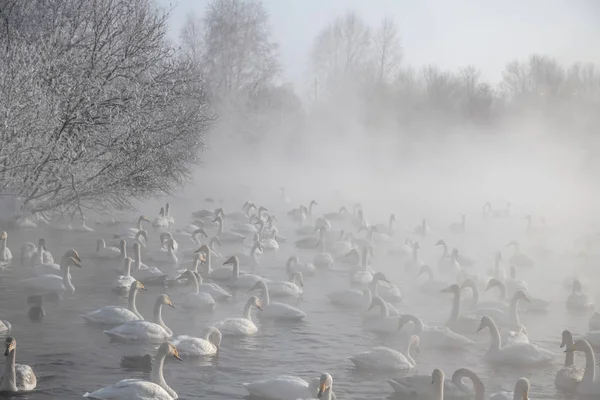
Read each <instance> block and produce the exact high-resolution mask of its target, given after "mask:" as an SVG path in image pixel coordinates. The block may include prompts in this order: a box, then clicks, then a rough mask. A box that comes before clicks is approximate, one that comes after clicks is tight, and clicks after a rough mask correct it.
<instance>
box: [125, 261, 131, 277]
mask: <svg viewBox="0 0 600 400" xmlns="http://www.w3.org/2000/svg"><path fill="white" fill-rule="evenodd" d="M125 276H131V262H128V263H126V264H125Z"/></svg>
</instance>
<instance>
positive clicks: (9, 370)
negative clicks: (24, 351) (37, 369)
mask: <svg viewBox="0 0 600 400" xmlns="http://www.w3.org/2000/svg"><path fill="white" fill-rule="evenodd" d="M4 344H5V352H4V355H5V357H6V362H5V367H4V375H2V378H1V379H0V392H4V393H16V392H30V391H32V390H34V389H35V388H36V386H37V378H36V376H35V373H34V372H33V369H31V367H30V366H29V365H25V364H16V363H15V359H16V349H17V341H16V340H15V338H13V337H11V336H8V337H7V338H6V340H5V341H4Z"/></svg>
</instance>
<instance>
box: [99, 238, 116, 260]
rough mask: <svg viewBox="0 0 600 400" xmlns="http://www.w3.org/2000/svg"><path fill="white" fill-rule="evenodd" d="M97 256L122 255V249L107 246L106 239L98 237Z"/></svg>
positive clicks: (106, 257) (113, 256)
mask: <svg viewBox="0 0 600 400" xmlns="http://www.w3.org/2000/svg"><path fill="white" fill-rule="evenodd" d="M94 256H95V257H97V258H104V259H111V258H117V257H120V256H122V250H120V249H118V248H117V247H112V246H106V242H105V241H104V239H98V243H97V246H96V254H94Z"/></svg>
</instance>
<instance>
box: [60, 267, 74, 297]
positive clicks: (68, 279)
mask: <svg viewBox="0 0 600 400" xmlns="http://www.w3.org/2000/svg"><path fill="white" fill-rule="evenodd" d="M60 269H61V271H62V273H63V285H65V288H66V289H67V291H69V292H70V293H75V286H73V282H71V274H70V273H69V271H70V270H71V267H70V266H69V265H65V264H63V265H62V266H61V268H60Z"/></svg>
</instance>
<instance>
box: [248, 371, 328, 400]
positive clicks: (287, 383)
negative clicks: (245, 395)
mask: <svg viewBox="0 0 600 400" xmlns="http://www.w3.org/2000/svg"><path fill="white" fill-rule="evenodd" d="M243 385H244V387H245V388H246V390H248V392H249V393H250V397H253V398H260V399H265V400H297V399H306V398H309V397H313V396H317V393H318V391H319V385H320V379H319V378H315V379H311V380H310V382H307V381H305V380H304V379H302V378H299V377H297V376H289V375H279V376H277V377H275V378H269V379H263V380H259V381H256V382H252V383H243ZM333 396H334V397H333V398H335V394H333Z"/></svg>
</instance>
